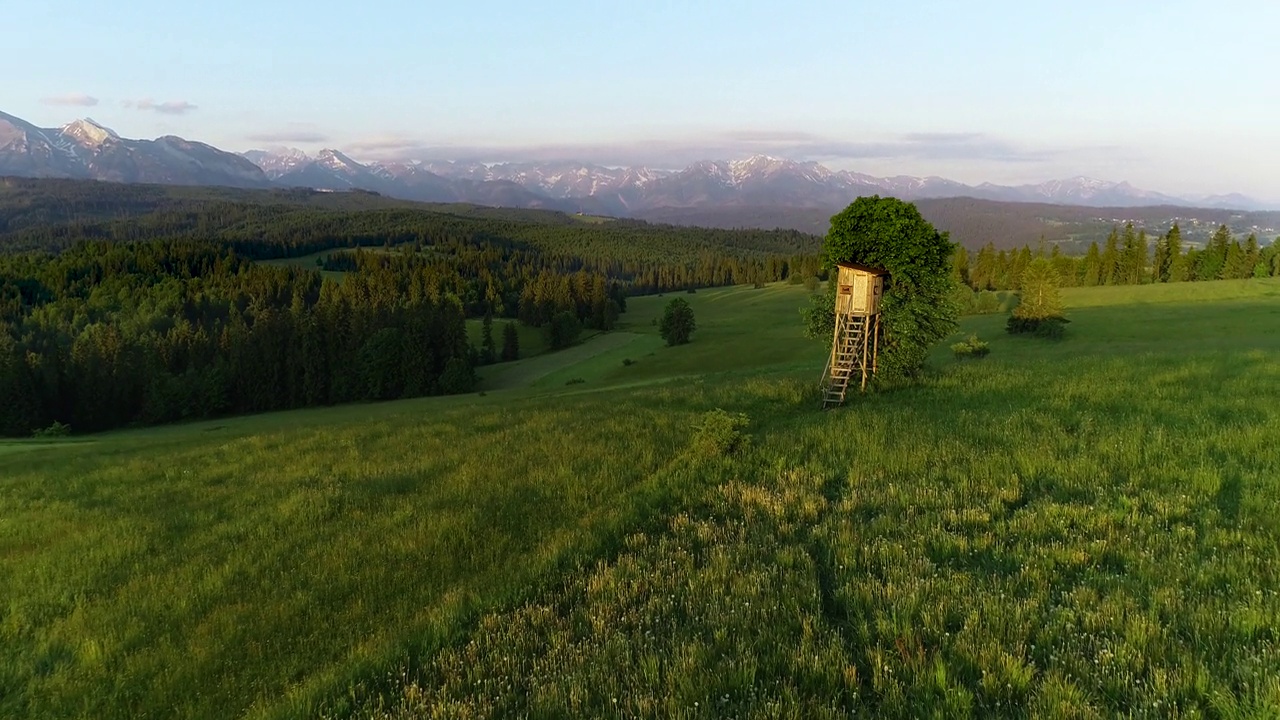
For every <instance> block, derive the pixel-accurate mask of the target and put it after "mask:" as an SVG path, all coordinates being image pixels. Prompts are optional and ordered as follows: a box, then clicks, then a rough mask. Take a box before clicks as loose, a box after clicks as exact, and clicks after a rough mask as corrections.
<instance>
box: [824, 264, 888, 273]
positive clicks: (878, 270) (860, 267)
mask: <svg viewBox="0 0 1280 720" xmlns="http://www.w3.org/2000/svg"><path fill="white" fill-rule="evenodd" d="M836 267H842V268H849V269H850V270H860V271H862V272H864V273H870V274H872V275H888V274H889V271H888V270H883V269H881V268H873V267H871V266H869V265H859V264H858V263H851V262H840V263H836Z"/></svg>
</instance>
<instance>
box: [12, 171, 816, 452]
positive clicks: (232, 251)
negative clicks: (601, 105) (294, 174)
mask: <svg viewBox="0 0 1280 720" xmlns="http://www.w3.org/2000/svg"><path fill="white" fill-rule="evenodd" d="M819 244H820V240H819V239H818V238H816V237H814V236H810V235H804V234H802V233H798V232H795V231H756V230H750V231H729V230H705V229H699V228H677V227H669V226H660V225H650V224H647V223H643V222H638V221H613V222H609V223H605V224H588V223H584V222H581V221H579V220H577V219H575V218H573V217H570V216H567V215H564V214H561V213H551V212H538V211H523V210H502V209H495V208H476V207H472V206H421V205H415V204H412V203H403V202H399V201H389V200H386V199H385V198H381V197H379V196H376V195H373V194H369V193H317V192H312V191H300V190H294V191H273V192H258V193H253V192H244V191H230V190H227V191H221V190H205V189H202V190H198V191H197V190H193V189H180V188H162V187H155V186H122V185H108V184H102V183H83V182H72V181H18V180H5V181H4V182H3V184H0V251H3V252H4V255H3V256H0V404H2V405H3V406H4V407H5V408H7V412H6V413H5V414H4V415H3V416H2V417H0V434H3V435H8V436H28V435H31V434H32V433H33V432H48V433H60V432H66V431H67V430H73V431H75V432H91V431H101V430H107V429H111V428H118V427H123V426H129V425H135V424H153V423H162V422H169V421H175V420H186V419H195V418H208V417H215V416H220V415H226V414H235V413H246V412H263V411H270V410H280V409H288V408H300V407H309V406H317V405H326V404H335V403H344V402H351V401H362V400H387V399H393V398H402V397H415V396H422V395H431V394H450V393H460V392H468V391H471V390H473V389H474V387H475V372H474V371H475V367H476V366H478V365H480V364H483V363H486V362H493V361H494V360H495V359H497V358H496V356H497V355H498V353H497V352H495V351H494V350H493V347H492V344H491V343H486V344H485V346H484V347H482V348H481V349H480V350H476V349H473V347H472V346H471V344H470V343H469V342H468V339H467V334H466V327H465V321H466V319H467V318H469V317H470V318H480V317H485V318H490V319H492V318H499V319H501V318H509V319H512V320H519V321H520V322H523V323H525V324H528V325H531V326H534V327H540V328H541V327H545V328H547V330H548V332H549V333H550V335H551V337H552V345H553V346H554V345H557V344H563V343H564V342H566V341H567V339H569V338H571V337H572V336H573V335H574V334H575V331H576V328H578V327H586V328H592V329H596V330H609V329H611V328H612V326H613V323H614V322H615V321H616V319H617V317H618V315H619V314H620V313H622V312H625V310H626V297H627V296H628V295H637V294H647V293H660V292H665V291H674V290H689V289H696V288H700V287H711V286H720V285H732V284H738V283H757V284H761V283H766V282H773V281H777V280H784V279H788V278H793V279H797V280H798V279H799V278H801V277H814V276H815V275H817V274H818V273H819V261H818V258H817V249H818V246H819ZM359 248H373V250H370V251H367V252H366V251H363V250H360V249H359ZM335 250H336V251H339V252H334V253H330V254H329V255H328V256H327V257H326V258H325V259H324V260H323V261H321V264H322V265H323V266H324V267H325V268H326V269H330V270H341V271H344V274H343V275H342V276H341V280H338V279H334V278H331V277H323V276H322V275H321V274H320V273H318V272H316V271H315V268H308V267H302V266H296V267H290V266H272V265H267V264H264V263H261V262H257V261H264V260H279V259H287V258H298V257H302V256H307V255H311V254H314V253H318V252H321V251H335ZM486 325H488V323H486ZM510 355H511V353H510V352H508V353H506V358H505V359H511V357H510Z"/></svg>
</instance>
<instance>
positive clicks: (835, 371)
mask: <svg viewBox="0 0 1280 720" xmlns="http://www.w3.org/2000/svg"><path fill="white" fill-rule="evenodd" d="M836 267H837V269H838V273H837V275H836V279H835V282H836V329H835V336H834V337H833V338H832V341H831V357H830V358H828V359H827V367H826V369H825V370H823V372H822V383H823V392H822V407H824V408H828V407H834V406H836V405H841V404H843V403H844V398H845V394H846V393H847V392H848V390H849V381H850V380H851V379H852V378H853V377H854V376H855V375H857V376H858V378H859V382H860V386H859V389H860V390H862V391H865V390H866V389H867V378H869V377H870V376H872V375H874V374H875V372H876V357H877V354H878V353H877V350H878V349H879V345H880V297H881V296H882V295H884V279H885V277H887V276H888V273H887V272H885V271H884V270H880V269H877V268H871V267H866V266H864V265H855V264H853V263H839V264H838V265H837V266H836Z"/></svg>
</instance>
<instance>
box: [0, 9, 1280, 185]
mask: <svg viewBox="0 0 1280 720" xmlns="http://www.w3.org/2000/svg"><path fill="white" fill-rule="evenodd" d="M1278 30H1280V2H1277V1H1276V0H1214V1H1209V0H1194V1H1193V0H1164V1H1158V0H1150V1H1147V0H1110V1H1109V2H1100V1H1095V0H1075V1H1074V2H1034V1H1033V0H1021V1H1020V2H1013V1H1005V0H968V1H956V2H942V1H940V0H935V1H932V2H930V1H928V0H916V1H914V2H912V1H910V0H903V1H902V2H893V3H891V2H886V1H884V0H879V1H877V2H859V1H854V0H849V1H846V2H804V1H803V0H795V1H792V2H757V1H754V0H747V1H742V2H700V1H697V0H683V1H680V2H670V1H668V0H647V1H645V2H626V3H604V2H585V1H582V0H559V1H555V0H548V2H542V3H536V2H527V0H524V1H514V0H472V1H470V2H453V3H446V2H439V1H438V0H433V1H427V2H416V3H415V2H407V1H406V2H388V1H385V0H364V1H363V2H341V3H338V2H329V1H327V0H325V1H316V0H312V1H310V2H300V1H297V0H256V1H254V2H249V1H247V0H219V1H218V2H199V3H197V2H192V1H191V0H167V1H164V2H161V1H158V0H128V2H121V3H103V2H81V1H80V0H61V1H60V2H48V3H45V2H14V3H8V2H6V3H5V7H4V9H3V11H0V44H2V45H3V46H4V47H5V48H6V50H7V51H8V53H7V54H8V57H9V58H10V61H9V65H8V68H7V69H8V72H6V73H5V75H6V77H5V81H4V83H3V85H0V110H3V111H6V112H9V113H12V114H15V115H18V116H19V117H23V118H25V119H28V120H31V121H32V122H35V123H36V124H39V125H45V126H55V125H60V124H62V123H65V122H67V121H69V120H72V119H74V118H76V117H81V116H86V115H87V116H90V117H93V118H95V119H97V120H98V121H100V122H102V123H104V124H106V125H109V126H112V127H113V128H115V129H116V130H117V131H118V132H120V133H121V134H123V135H126V136H130V137H140V136H145V137H154V136H156V135H159V134H166V133H173V134H178V135H182V136H184V137H189V138H193V139H198V140H204V141H207V142H211V143H213V144H216V145H219V146H221V147H225V148H227V149H233V150H244V149H248V148H251V147H264V146H269V145H280V144H287V145H292V146H297V147H301V148H303V149H308V150H315V149H318V148H320V147H338V148H345V149H349V150H350V151H351V154H352V155H354V156H355V157H357V158H376V157H380V156H381V157H386V156H393V155H417V156H450V155H452V156H459V157H461V156H477V157H480V158H481V159H506V158H524V157H549V156H558V157H574V158H577V159H582V160H587V161H596V162H603V163H610V164H620V163H646V164H650V165H654V166H658V167H663V166H673V165H677V164H684V163H685V162H688V161H690V160H693V159H697V158H706V157H726V156H746V155H749V154H752V153H754V152H758V151H759V152H769V153H772V154H775V155H783V156H788V157H793V158H795V159H813V160H819V161H822V162H824V163H825V164H827V165H829V166H831V167H837V168H849V169H855V170H861V171H864V172H869V173H873V174H880V175H884V174H897V173H904V174H918V175H925V174H937V175H943V176H947V177H951V178H954V179H957V180H962V181H966V182H980V181H983V180H990V181H994V182H1029V181H1041V180H1047V179H1050V178H1057V177H1068V176H1072V175H1077V174H1085V175H1091V176H1095V177H1101V178H1104V179H1109V180H1129V181H1130V182H1133V183H1134V184H1136V185H1139V186H1142V187H1147V188H1150V189H1155V190H1161V191H1166V192H1175V193H1220V192H1231V191H1239V192H1244V193H1247V194H1251V195H1254V196H1258V197H1260V198H1262V199H1265V200H1268V201H1271V202H1280V171H1278V170H1277V169H1276V168H1275V165H1276V161H1277V160H1280V40H1277V31H1278ZM90 98H92V99H96V101H97V104H96V105H87V103H88V102H89V99H90ZM76 102H80V103H85V104H83V105H77V104H74V103H76Z"/></svg>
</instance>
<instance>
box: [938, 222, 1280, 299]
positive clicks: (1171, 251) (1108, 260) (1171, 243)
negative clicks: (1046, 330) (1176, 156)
mask: <svg viewBox="0 0 1280 720" xmlns="http://www.w3.org/2000/svg"><path fill="white" fill-rule="evenodd" d="M1038 253H1043V254H1047V255H1048V256H1049V258H1050V260H1051V261H1052V263H1053V266H1054V269H1055V270H1056V271H1057V274H1058V277H1059V280H1060V282H1061V284H1062V285H1064V286H1096V285H1139V284H1143V283H1152V282H1186V281H1196V280H1232V279H1245V278H1252V277H1280V242H1273V243H1271V244H1270V245H1268V246H1267V247H1261V246H1260V245H1259V243H1258V238H1257V236H1256V235H1249V236H1248V238H1247V239H1246V240H1245V241H1244V242H1243V243H1241V242H1240V241H1239V240H1238V239H1235V238H1233V237H1232V234H1231V231H1230V230H1229V229H1228V228H1227V227H1226V226H1225V225H1223V226H1220V227H1219V228H1218V230H1217V231H1216V232H1215V233H1214V234H1213V237H1212V238H1211V239H1210V241H1209V243H1208V244H1207V245H1206V247H1204V248H1194V247H1191V248H1184V247H1183V241H1182V232H1181V230H1180V229H1179V227H1178V225H1177V223H1175V224H1174V225H1173V226H1172V227H1171V228H1170V229H1169V230H1168V232H1166V233H1165V234H1164V235H1162V236H1158V237H1156V238H1154V241H1153V239H1152V238H1150V237H1148V236H1147V234H1146V231H1145V230H1135V229H1134V227H1133V225H1132V223H1130V224H1126V225H1125V227H1124V228H1123V230H1121V229H1119V228H1113V229H1112V231H1111V234H1110V235H1109V236H1108V238H1107V241H1106V243H1105V244H1104V245H1103V246H1102V247H1101V248H1099V246H1098V243H1096V242H1095V243H1092V244H1091V245H1090V246H1089V249H1088V251H1087V252H1086V253H1085V254H1084V255H1083V256H1076V257H1072V256H1068V255H1065V254H1063V253H1062V252H1061V251H1060V249H1059V248H1058V247H1057V246H1054V247H1053V249H1052V250H1050V251H1046V250H1044V249H1043V248H1042V249H1041V250H1040V251H1038ZM1038 253H1037V252H1033V251H1032V250H1031V248H1030V247H1027V246H1024V247H1022V248H1021V249H1020V250H1010V251H1006V250H997V249H996V248H995V246H994V245H992V244H987V245H986V246H985V247H983V248H982V249H981V250H979V251H978V252H977V253H970V252H968V251H967V250H965V249H964V248H963V247H962V248H960V249H959V250H958V251H957V252H956V253H955V255H954V256H953V263H954V275H955V277H956V279H957V280H959V281H960V282H962V283H965V284H967V285H968V286H969V287H971V288H973V289H974V290H978V291H982V290H1016V289H1018V288H1019V283H1020V280H1021V277H1022V273H1023V270H1024V269H1025V268H1026V267H1027V265H1029V264H1030V263H1031V260H1032V259H1033V258H1034V257H1035V256H1036V255H1037V254H1038Z"/></svg>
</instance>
